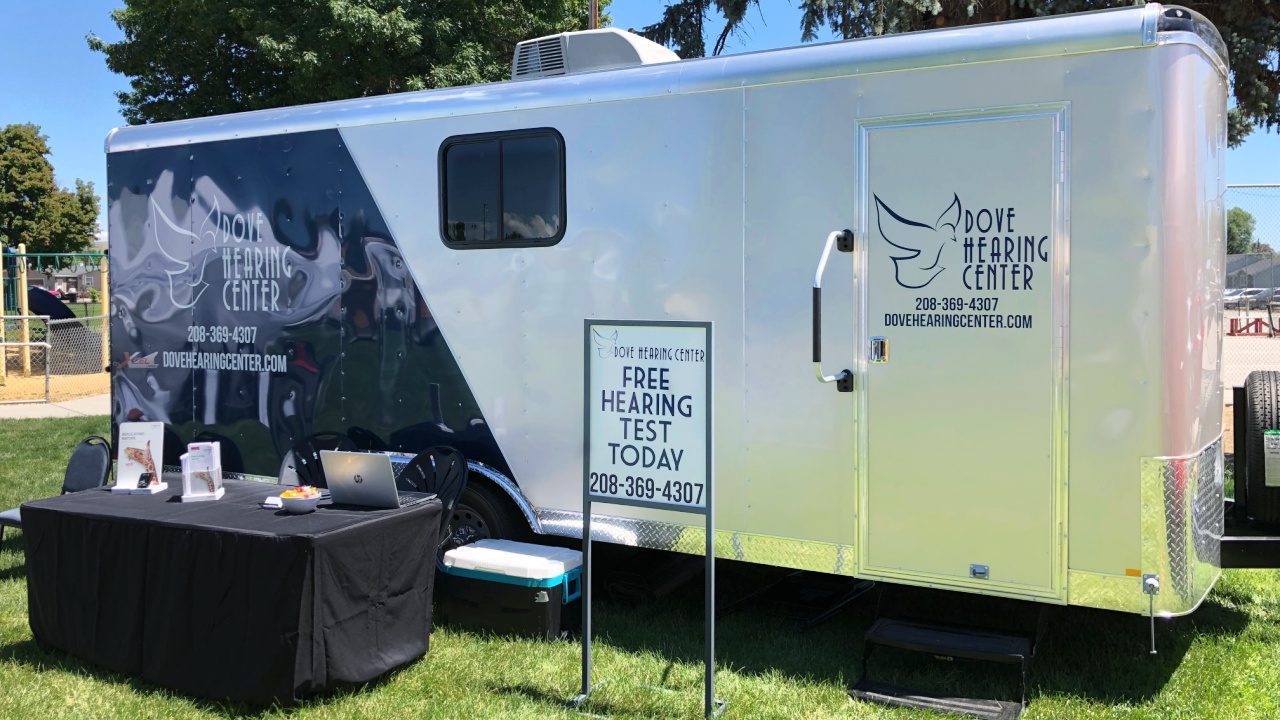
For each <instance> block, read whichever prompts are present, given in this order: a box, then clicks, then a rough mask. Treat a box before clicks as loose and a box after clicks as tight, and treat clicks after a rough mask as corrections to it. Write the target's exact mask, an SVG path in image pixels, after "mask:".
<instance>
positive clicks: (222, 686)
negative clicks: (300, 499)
mask: <svg viewBox="0 0 1280 720" xmlns="http://www.w3.org/2000/svg"><path fill="white" fill-rule="evenodd" d="M169 486H170V488H171V489H170V490H169V491H167V492H162V493H159V494H156V495H119V494H116V495H113V494H111V493H110V492H108V491H107V490H106V489H100V490H87V491H84V492H80V493H74V494H70V495H63V496H61V497H55V498H49V499H47V500H37V501H34V502H29V503H26V504H25V505H23V506H22V528H23V535H24V538H25V547H26V557H27V596H28V601H29V614H30V622H31V631H32V633H33V634H34V635H35V637H36V639H37V640H38V641H40V642H42V643H44V644H46V645H50V646H52V647H55V648H59V649H61V650H65V651H67V652H69V653H71V654H73V655H76V656H78V657H81V658H83V659H85V660H88V661H90V662H93V663H95V664H97V665H100V666H102V667H104V668H108V669H110V670H114V671H117V672H122V673H128V674H130V675H136V676H139V677H142V678H143V679H145V680H147V681H149V682H153V683H156V684H157V685H162V686H165V687H169V688H173V689H175V690H178V691H181V692H184V693H188V694H191V695H196V696H200V697H207V698H215V699H230V700H239V701H247V702H253V703H269V702H273V701H279V702H290V701H292V700H295V699H297V698H299V697H301V696H304V695H308V694H311V693H315V692H318V691H320V690H323V689H325V688H326V687H328V686H330V685H331V684H332V683H334V682H365V681H368V680H371V679H373V678H375V677H377V676H379V675H381V674H382V673H384V672H386V671H387V670H390V669H392V668H395V667H398V666H400V665H403V664H405V663H408V662H411V661H413V660H415V659H417V658H419V657H421V656H422V655H423V654H424V653H426V651H427V640H428V636H429V634H430V631H431V592H432V584H433V582H434V579H435V547H434V545H435V538H436V537H437V532H438V527H439V522H440V512H441V509H440V502H439V501H438V500H435V499H432V500H431V501H429V502H425V503H422V504H420V505H417V506H415V507H411V508H405V509H397V510H369V509H360V508H338V507H334V506H332V504H329V503H327V502H322V503H321V504H320V507H319V509H317V510H316V511H315V512H313V513H309V514H307V515H288V514H286V513H284V512H283V511H277V510H268V509H263V508H261V507H260V506H259V503H260V502H261V501H262V500H263V499H264V498H265V497H266V496H267V495H269V494H277V493H278V492H279V490H280V488H279V487H278V486H274V485H264V484H262V483H254V482H227V483H226V496H225V497H223V498H222V499H221V500H217V501H214V502H203V503H182V502H179V501H178V498H177V495H179V494H180V491H179V490H175V489H174V487H175V486H178V488H180V486H181V480H177V481H176V482H175V481H173V480H170V481H169Z"/></svg>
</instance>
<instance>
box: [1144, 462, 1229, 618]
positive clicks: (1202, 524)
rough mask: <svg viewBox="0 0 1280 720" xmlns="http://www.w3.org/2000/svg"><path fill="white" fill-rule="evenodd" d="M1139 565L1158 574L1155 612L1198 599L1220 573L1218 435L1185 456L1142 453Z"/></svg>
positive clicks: (1183, 608) (1180, 609) (1189, 606)
mask: <svg viewBox="0 0 1280 720" xmlns="http://www.w3.org/2000/svg"><path fill="white" fill-rule="evenodd" d="M1141 476H1142V571H1143V572H1144V573H1155V574H1157V575H1159V577H1160V580H1161V582H1162V583H1163V587H1162V588H1161V592H1160V594H1159V595H1157V596H1156V611H1157V613H1159V614H1160V615H1166V616H1168V615H1182V614H1185V613H1188V612H1191V611H1192V610H1194V609H1195V608H1196V607H1198V606H1199V605H1200V602H1201V601H1202V600H1204V597H1205V595H1207V594H1208V592H1209V589H1210V588H1211V587H1213V583H1214V582H1216V581H1217V579H1218V576H1219V575H1220V574H1221V573H1222V532H1223V503H1222V496H1223V488H1222V482H1223V478H1222V440H1221V438H1219V439H1218V440H1216V441H1214V442H1213V443H1211V444H1210V445H1209V446H1208V447H1206V448H1205V449H1204V450H1202V451H1200V452H1199V453H1197V454H1195V455H1189V456H1186V457H1164V458H1143V459H1142V471H1141Z"/></svg>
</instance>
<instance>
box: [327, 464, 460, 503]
mask: <svg viewBox="0 0 1280 720" xmlns="http://www.w3.org/2000/svg"><path fill="white" fill-rule="evenodd" d="M320 466H321V467H322V468H324V477H325V480H326V482H328V484H329V494H330V496H331V497H332V498H333V502H334V503H335V504H337V505H360V506H364V507H371V508H406V507H413V506H414V505H417V504H419V503H423V502H426V501H427V500H430V499H431V498H433V497H435V494H434V493H421V492H403V491H400V490H399V489H397V488H396V477H395V473H394V471H393V470H392V467H391V458H390V457H388V456H386V455H384V454H383V453H366V452H346V451H343V450H321V451H320Z"/></svg>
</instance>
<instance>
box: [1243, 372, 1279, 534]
mask: <svg viewBox="0 0 1280 720" xmlns="http://www.w3.org/2000/svg"><path fill="white" fill-rule="evenodd" d="M1245 402H1246V408H1247V412H1246V414H1245V442H1246V443H1248V454H1247V456H1246V457H1247V459H1248V467H1247V468H1246V471H1247V475H1246V477H1247V482H1248V488H1247V489H1248V493H1249V503H1248V504H1249V508H1248V509H1249V514H1250V515H1251V516H1253V518H1254V519H1256V520H1261V521H1262V522H1280V488H1274V487H1270V488H1269V487H1266V484H1265V483H1266V458H1265V456H1264V455H1263V452H1264V450H1263V445H1262V434H1263V432H1265V431H1267V430H1274V429H1280V372H1276V371H1273V370H1255V371H1253V372H1251V373H1249V378H1248V379H1247V380H1245ZM1236 482H1241V478H1236Z"/></svg>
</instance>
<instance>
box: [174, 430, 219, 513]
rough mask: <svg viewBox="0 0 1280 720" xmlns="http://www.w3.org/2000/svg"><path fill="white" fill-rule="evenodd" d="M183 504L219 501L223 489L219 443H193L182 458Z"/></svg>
mask: <svg viewBox="0 0 1280 720" xmlns="http://www.w3.org/2000/svg"><path fill="white" fill-rule="evenodd" d="M181 460H182V502H208V501H211V500H218V499H220V498H221V497H222V496H223V495H224V494H226V490H225V489H224V488H223V487H222V446H221V445H220V444H218V443H217V442H201V443H191V444H190V445H188V446H187V452H186V453H185V454H183V456H182V458H181Z"/></svg>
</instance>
